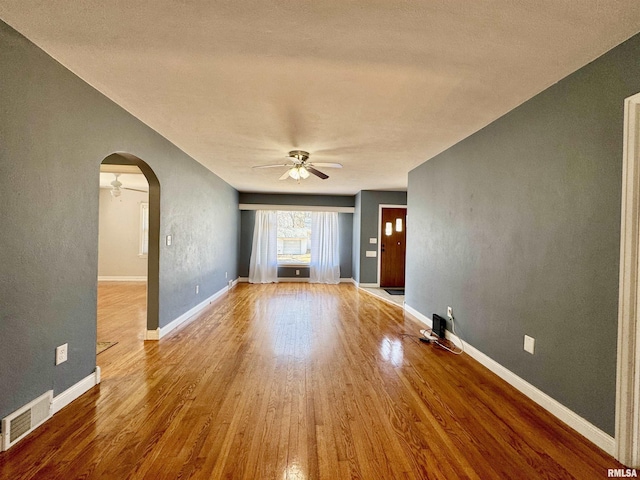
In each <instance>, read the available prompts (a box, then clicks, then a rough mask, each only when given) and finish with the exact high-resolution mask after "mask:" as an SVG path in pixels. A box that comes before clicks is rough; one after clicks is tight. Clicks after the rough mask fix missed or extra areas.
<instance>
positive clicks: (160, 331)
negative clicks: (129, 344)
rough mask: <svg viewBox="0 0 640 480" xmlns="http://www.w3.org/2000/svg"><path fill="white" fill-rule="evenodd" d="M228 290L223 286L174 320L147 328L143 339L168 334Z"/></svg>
mask: <svg viewBox="0 0 640 480" xmlns="http://www.w3.org/2000/svg"><path fill="white" fill-rule="evenodd" d="M236 284H237V282H236ZM228 291H229V286H226V287H223V288H222V289H220V290H218V291H217V292H216V293H214V294H213V295H211V296H210V297H209V298H207V299H206V300H204V301H202V302H200V303H199V304H198V305H196V306H195V307H193V308H192V309H191V310H188V311H186V312H185V313H183V314H182V315H180V316H179V317H178V318H176V319H175V320H173V321H171V322H170V323H168V324H167V325H165V326H164V327H160V328H156V329H155V330H147V332H146V334H145V336H144V339H145V340H160V339H161V338H162V337H164V336H165V335H166V334H168V333H169V332H171V331H172V330H175V329H176V328H178V327H179V326H180V325H182V324H184V323H186V322H187V321H188V320H191V319H192V318H193V317H195V316H196V315H197V314H198V313H200V312H201V311H202V310H204V309H205V308H207V307H208V306H209V305H210V304H212V303H213V302H215V301H216V300H217V299H219V298H220V297H221V296H223V295H224V294H225V293H227V292H228Z"/></svg>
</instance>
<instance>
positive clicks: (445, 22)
mask: <svg viewBox="0 0 640 480" xmlns="http://www.w3.org/2000/svg"><path fill="white" fill-rule="evenodd" d="M0 18H1V19H2V20H4V21H5V22H7V23H8V24H9V25H11V26H13V27H14V28H16V29H17V30H18V31H19V32H21V33H22V34H24V35H25V36H26V37H27V38H29V39H30V40H32V41H33V42H34V43H36V44H37V45H39V46H40V47H41V48H43V49H44V50H45V51H46V52H48V53H49V54H50V55H52V56H53V57H54V58H56V59H57V60H58V61H60V62H61V63H62V64H63V65H65V66H66V67H68V68H69V69H70V70H72V71H73V72H75V73H76V74H78V75H79V76H80V77H81V78H83V79H84V80H85V81H87V82H88V83H89V84H91V85H93V86H94V87H95V88H97V89H98V90H100V91H101V92H103V93H104V94H106V95H107V96H108V97H110V98H111V99H113V100H114V101H115V102H116V103H118V104H120V105H121V106H122V107H124V108H125V109H126V110H128V111H129V112H131V113H132V114H133V115H135V116H136V117H138V118H139V119H141V120H142V121H143V122H145V123H146V124H148V125H149V126H151V127H152V128H153V129H155V130H156V131H158V132H159V133H161V134H162V135H164V136H165V137H166V138H168V139H169V140H171V141H172V142H173V143H175V144H176V145H177V146H178V147H180V148H182V149H183V150H184V151H185V152H187V153H188V154H190V155H191V156H193V157H194V158H195V159H196V160H197V161H199V162H200V163H202V164H203V165H205V166H206V167H207V168H209V169H210V170H211V171H213V172H214V173H216V174H217V175H219V176H220V177H222V178H223V179H224V180H226V181H227V182H229V183H230V184H231V185H233V186H234V187H235V188H237V189H238V190H241V191H255V192H297V193H343V194H353V193H356V192H358V191H359V190H366V189H405V188H406V186H407V173H408V172H409V170H411V169H412V168H414V167H416V166H417V165H419V164H421V163H422V162H424V161H426V160H428V159H429V158H431V157H433V156H434V155H435V154H437V153H439V152H441V151H442V150H444V149H446V148H447V147H449V146H451V145H453V144H455V143H456V142H458V141H459V140H461V139H463V138H465V137H467V136H468V135H470V134H472V133H473V132H475V131H477V130H479V129H480V128H482V127H483V126H485V125H487V124H488V123H490V122H491V121H492V120H494V119H496V118H498V117H500V116H501V115H503V114H504V113H506V112H508V111H509V110H511V109H512V108H514V107H516V106H517V105H519V104H521V103H522V102H524V101H525V100H527V99H529V98H531V97H532V96H534V95H535V94H537V93H538V92H540V91H542V90H543V89H545V88H546V87H548V86H549V85H551V84H553V83H555V82H557V81H558V80H559V79H561V78H563V77H564V76H566V75H567V74H569V73H571V72H573V71H575V70H576V69H578V68H580V67H581V66H583V65H585V64H586V63H588V62H590V61H591V60H593V59H595V58H597V57H598V56H599V55H601V54H602V53H604V52H606V51H607V50H609V49H611V48H612V47H614V46H615V45H617V44H619V43H620V42H622V41H624V40H625V39H627V38H629V37H630V36H632V35H633V34H635V33H637V32H638V31H640V3H639V2H638V1H637V0H624V1H623V0H621V1H606V0H602V1H601V0H584V1H579V2H578V1H575V0H553V1H544V2H540V1H517V0H495V1H474V2H470V1H468V0H446V1H445V0H441V1H425V0H422V1H418V0H404V1H402V2H399V1H397V0H393V1H392V0H353V1H348V0H315V1H309V0H287V1H282V0H280V1H278V0H275V1H269V2H264V1H259V0H251V1H242V0H233V1H207V0H173V1H170V0H155V1H153V2H151V1H137V2H131V1H130V0H127V1H124V0H114V1H107V2H105V1H83V2H78V1H71V0H47V1H42V0H0ZM292 149H303V150H307V151H309V152H310V153H311V160H312V161H313V160H315V161H325V162H340V163H342V164H343V165H344V168H343V169H342V170H329V169H327V170H326V173H327V174H329V175H330V178H329V179H328V180H324V181H323V180H320V179H318V178H315V177H312V178H309V179H307V180H304V181H302V182H300V183H296V182H295V181H293V180H291V179H289V180H286V181H278V177H279V176H280V174H281V173H282V171H280V170H279V169H264V170H252V169H251V166H253V165H261V164H270V163H277V162H279V161H282V160H283V158H284V156H285V155H286V153H287V152H288V151H289V150H292ZM283 171H284V169H283Z"/></svg>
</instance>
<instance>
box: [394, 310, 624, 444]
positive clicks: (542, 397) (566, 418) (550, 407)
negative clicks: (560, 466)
mask: <svg viewBox="0 0 640 480" xmlns="http://www.w3.org/2000/svg"><path fill="white" fill-rule="evenodd" d="M405 311H406V312H407V313H408V314H409V315H411V316H412V317H414V318H415V319H416V320H419V321H421V322H422V323H424V324H425V325H427V326H428V327H429V328H431V327H432V325H433V322H432V321H431V319H430V318H429V317H427V316H425V315H422V314H421V313H420V312H418V311H417V310H415V309H414V308H411V307H410V306H409V305H406V304H405ZM446 336H447V338H448V339H450V340H451V341H452V342H454V343H456V344H458V345H460V344H462V345H464V351H465V353H467V355H469V356H470V357H471V358H473V359H474V360H475V361H477V362H478V363H481V364H482V365H484V366H485V367H487V368H488V369H489V370H491V371H492V372H493V373H495V374H496V375H498V376H499V377H500V378H502V379H503V380H504V381H505V382H507V383H508V384H510V385H511V386H513V387H515V388H516V389H518V390H519V391H520V392H522V393H524V394H525V395H526V396H527V397H529V398H530V399H531V400H533V401H534V402H536V403H537V404H538V405H540V406H541V407H542V408H544V409H545V410H547V411H548V412H549V413H551V414H553V415H555V416H556V417H557V418H558V419H560V420H561V421H563V422H564V423H566V424H567V425H569V426H570V427H571V428H573V429H574V430H576V431H577V432H578V433H580V434H581V435H583V436H584V437H586V438H587V439H588V440H589V441H591V442H593V443H594V444H595V445H597V446H598V447H600V448H601V449H602V450H604V451H605V452H607V453H608V454H609V455H614V454H615V445H616V442H615V439H614V438H613V437H612V436H611V435H609V434H608V433H606V432H603V431H602V430H600V429H599V428H598V427H596V426H595V425H593V424H592V423H591V422H589V421H588V420H585V419H584V418H582V417H581V416H580V415H578V414H577V413H575V412H574V411H573V410H571V409H569V408H567V407H566V406H564V405H563V404H561V403H560V402H558V401H557V400H555V399H554V398H552V397H550V396H549V395H547V394H546V393H544V392H543V391H542V390H540V389H538V388H537V387H534V386H533V385H531V384H530V383H529V382H527V381H525V380H523V379H522V378H520V377H519V376H518V375H516V374H515V373H513V372H512V371H511V370H508V369H507V368H505V367H503V366H502V365H500V364H499V363H498V362H496V361H495V360H493V359H492V358H490V357H489V356H487V355H485V354H484V353H482V352H481V351H480V350H478V349H477V348H475V347H473V346H472V345H470V344H468V343H467V342H465V341H463V340H460V338H458V337H456V336H455V335H453V334H452V333H451V332H450V331H449V330H447V332H446Z"/></svg>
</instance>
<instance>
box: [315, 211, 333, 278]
mask: <svg viewBox="0 0 640 480" xmlns="http://www.w3.org/2000/svg"><path fill="white" fill-rule="evenodd" d="M338 238H339V235H338V212H311V269H310V272H309V282H311V283H339V282H340V247H339V245H338Z"/></svg>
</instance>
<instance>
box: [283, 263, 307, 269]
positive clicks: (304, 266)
mask: <svg viewBox="0 0 640 480" xmlns="http://www.w3.org/2000/svg"><path fill="white" fill-rule="evenodd" d="M287 267H290V268H309V267H310V265H309V264H308V263H279V264H278V268H287Z"/></svg>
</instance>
